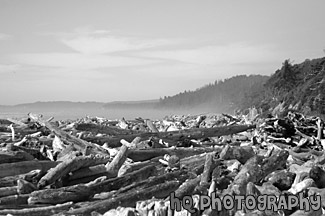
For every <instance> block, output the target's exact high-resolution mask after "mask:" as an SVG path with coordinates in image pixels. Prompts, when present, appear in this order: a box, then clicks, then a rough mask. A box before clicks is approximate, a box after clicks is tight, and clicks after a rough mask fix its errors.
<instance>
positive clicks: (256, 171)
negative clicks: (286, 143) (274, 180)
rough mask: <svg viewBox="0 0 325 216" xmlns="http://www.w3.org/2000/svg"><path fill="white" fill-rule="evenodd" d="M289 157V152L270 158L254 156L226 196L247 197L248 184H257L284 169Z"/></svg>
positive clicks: (226, 192) (236, 178)
mask: <svg viewBox="0 0 325 216" xmlns="http://www.w3.org/2000/svg"><path fill="white" fill-rule="evenodd" d="M288 156H289V153H288V151H285V150H281V151H279V152H276V153H275V154H274V155H272V156H271V157H269V158H265V157H262V156H254V157H253V158H251V159H249V160H248V161H247V162H246V163H245V165H244V166H243V167H242V168H241V170H240V171H239V173H238V174H237V176H236V177H235V179H234V181H233V183H232V184H231V185H230V188H228V190H226V191H225V192H224V194H237V195H245V189H246V185H247V184H248V182H253V183H257V182H259V181H260V180H262V179H263V178H265V177H266V176H267V175H268V174H269V173H271V172H273V171H275V170H276V169H278V168H280V167H282V166H283V165H284V164H285V163H286V160H287V158H288Z"/></svg>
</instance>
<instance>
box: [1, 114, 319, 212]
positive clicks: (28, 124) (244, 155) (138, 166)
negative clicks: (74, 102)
mask: <svg viewBox="0 0 325 216" xmlns="http://www.w3.org/2000/svg"><path fill="white" fill-rule="evenodd" d="M323 125H324V122H323V121H322V120H321V119H320V118H317V117H305V116H303V115H302V114H299V113H291V112H289V113H288V115H287V116H286V117H284V118H276V117H272V116H269V117H268V118H260V117H259V115H258V114H257V112H256V110H254V109H252V110H251V111H250V113H249V114H248V115H241V116H232V115H228V114H222V115H197V116H170V117H166V118H164V119H163V120H159V121H158V120H157V121H151V120H149V119H142V118H137V119H135V120H125V119H121V120H115V121H113V120H108V119H105V118H99V117H94V118H92V117H86V118H83V119H80V120H76V121H69V120H67V121H55V122H54V121H53V119H48V120H44V119H43V118H42V116H40V115H36V114H32V113H30V114H28V117H26V118H25V119H2V120H0V215H103V214H104V215H106V216H108V215H157V216H165V215H166V216H167V215H175V216H176V215H313V216H318V215H322V208H320V209H319V210H309V211H307V210H299V208H298V207H296V208H292V209H280V210H278V211H260V210H258V209H256V208H255V209H247V208H244V209H238V208H237V206H235V207H234V208H232V209H226V208H222V209H221V210H220V209H219V210H215V209H212V208H211V207H206V208H205V209H202V208H200V207H199V205H200V203H199V200H200V199H199V197H200V196H203V195H211V194H212V193H216V194H217V195H218V196H219V197H221V198H222V197H224V196H226V195H233V196H234V195H254V196H257V195H260V194H266V195H275V196H277V197H278V196H280V195H283V194H286V195H288V194H298V193H303V196H305V197H307V196H308V195H314V194H317V195H320V196H321V197H322V198H324V199H323V200H324V202H323V200H322V207H325V189H323V188H325V171H324V168H323V165H324V164H325V154H324V151H323V149H324V148H325V140H324V129H323ZM171 193H173V196H175V197H177V198H178V199H179V200H182V199H183V198H184V197H188V196H190V197H192V198H193V200H194V203H193V205H192V207H193V208H191V209H192V210H193V211H192V213H190V212H189V211H188V209H184V208H181V209H177V210H175V209H173V208H172V207H171V206H170V202H171V196H170V195H171ZM201 206H202V205H201ZM179 210H180V211H179Z"/></svg>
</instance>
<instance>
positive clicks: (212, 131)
mask: <svg viewBox="0 0 325 216" xmlns="http://www.w3.org/2000/svg"><path fill="white" fill-rule="evenodd" d="M255 127H256V126H255V125H233V126H225V127H214V128H193V129H186V130H179V131H169V132H159V133H139V134H131V135H120V136H115V137H85V138H83V139H84V140H87V141H89V142H94V143H97V144H100V145H103V144H104V143H108V145H109V147H111V148H114V147H119V146H121V144H120V140H121V139H125V140H126V141H128V142H131V141H132V140H133V139H134V138H135V137H137V136H139V137H141V139H149V138H150V137H157V138H159V139H163V140H164V139H167V140H173V141H182V140H185V139H200V138H204V137H217V136H223V135H230V134H236V133H239V132H243V131H246V130H249V129H253V128H255Z"/></svg>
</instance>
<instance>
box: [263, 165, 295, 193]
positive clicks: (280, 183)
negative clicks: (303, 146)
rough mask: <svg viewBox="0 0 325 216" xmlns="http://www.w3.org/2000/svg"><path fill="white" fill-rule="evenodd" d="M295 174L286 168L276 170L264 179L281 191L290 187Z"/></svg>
mask: <svg viewBox="0 0 325 216" xmlns="http://www.w3.org/2000/svg"><path fill="white" fill-rule="evenodd" d="M295 176H296V174H295V173H292V172H289V171H288V170H277V171H274V172H272V173H270V174H269V175H268V176H266V177H265V181H266V182H270V183H272V184H273V185H274V186H276V187H277V188H279V189H280V190H281V191H283V190H289V189H290V187H291V185H292V183H293V181H294V179H295Z"/></svg>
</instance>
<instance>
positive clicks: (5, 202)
mask: <svg viewBox="0 0 325 216" xmlns="http://www.w3.org/2000/svg"><path fill="white" fill-rule="evenodd" d="M29 195H30V194H18V195H12V196H6V197H1V198H0V206H20V205H25V204H27V200H28V198H29Z"/></svg>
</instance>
